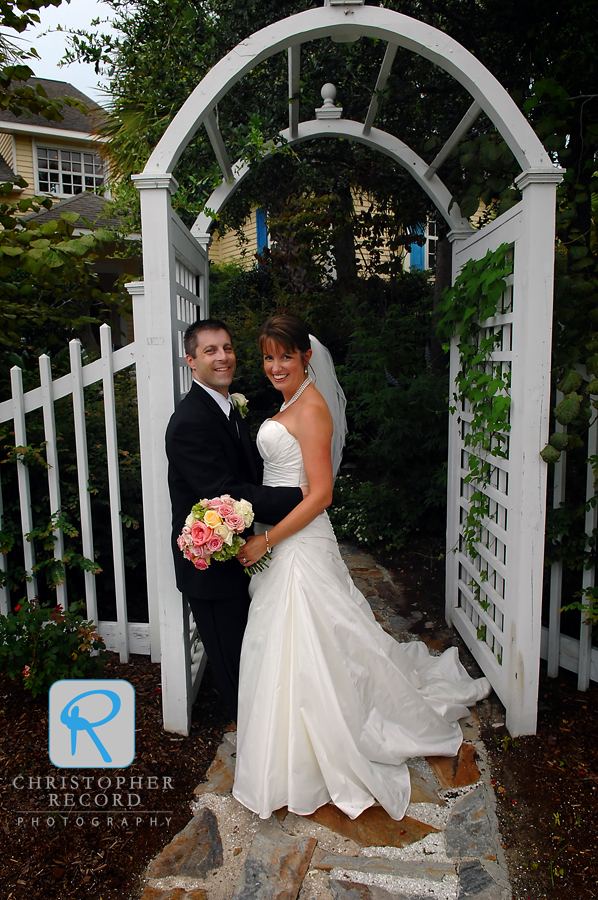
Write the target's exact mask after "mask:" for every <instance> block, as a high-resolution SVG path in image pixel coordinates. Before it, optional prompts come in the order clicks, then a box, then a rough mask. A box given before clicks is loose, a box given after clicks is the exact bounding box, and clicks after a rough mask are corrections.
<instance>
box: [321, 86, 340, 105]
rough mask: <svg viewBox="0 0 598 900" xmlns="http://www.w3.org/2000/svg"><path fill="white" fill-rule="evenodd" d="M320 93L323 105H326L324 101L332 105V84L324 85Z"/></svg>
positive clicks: (334, 91)
mask: <svg viewBox="0 0 598 900" xmlns="http://www.w3.org/2000/svg"><path fill="white" fill-rule="evenodd" d="M320 93H321V95H322V100H323V101H324V103H326V101H330V102H331V103H332V102H333V101H334V98H335V97H336V88H335V86H334V85H333V84H330V82H328V83H327V84H325V85H324V87H323V88H322V90H321V91H320Z"/></svg>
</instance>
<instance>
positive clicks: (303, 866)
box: [232, 827, 317, 900]
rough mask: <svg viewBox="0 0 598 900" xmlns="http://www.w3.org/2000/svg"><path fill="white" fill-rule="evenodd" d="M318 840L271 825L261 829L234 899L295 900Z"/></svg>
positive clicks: (237, 884)
mask: <svg viewBox="0 0 598 900" xmlns="http://www.w3.org/2000/svg"><path fill="white" fill-rule="evenodd" d="M316 843H317V841H316V840H315V839H314V838H296V837H293V836H292V835H290V834H287V833H286V832H284V831H282V830H280V829H275V828H271V827H270V828H264V830H262V831H258V833H257V834H256V835H255V837H254V839H253V841H252V844H251V847H250V849H249V853H248V855H247V859H246V860H245V864H244V866H243V868H242V870H241V873H240V875H239V877H238V879H237V883H236V885H235V890H234V893H233V896H232V900H295V898H296V897H297V894H298V893H299V889H300V887H301V883H302V881H303V878H304V876H305V873H306V872H307V869H308V867H309V863H310V860H311V857H312V855H313V852H314V850H315V847H316Z"/></svg>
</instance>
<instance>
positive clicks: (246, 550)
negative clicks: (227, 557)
mask: <svg viewBox="0 0 598 900" xmlns="http://www.w3.org/2000/svg"><path fill="white" fill-rule="evenodd" d="M266 550H267V546H266V536H265V535H264V534H255V535H254V536H253V537H250V538H248V539H247V542H246V543H245V544H243V546H242V547H241V549H240V550H239V552H238V553H237V559H238V560H239V562H240V563H241V565H242V566H253V565H254V564H255V563H256V562H257V561H258V559H261V558H262V556H263V555H264V553H265V552H266Z"/></svg>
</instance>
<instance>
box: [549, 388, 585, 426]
mask: <svg viewBox="0 0 598 900" xmlns="http://www.w3.org/2000/svg"><path fill="white" fill-rule="evenodd" d="M581 401H582V397H581V396H580V395H579V394H576V393H575V392H572V393H570V394H567V396H566V397H565V399H564V400H562V401H561V402H560V403H559V405H558V406H557V407H556V408H555V410H554V417H555V419H556V420H557V422H560V424H561V425H568V424H569V423H570V422H572V421H573V420H574V419H576V418H577V416H578V415H579V410H580V406H581Z"/></svg>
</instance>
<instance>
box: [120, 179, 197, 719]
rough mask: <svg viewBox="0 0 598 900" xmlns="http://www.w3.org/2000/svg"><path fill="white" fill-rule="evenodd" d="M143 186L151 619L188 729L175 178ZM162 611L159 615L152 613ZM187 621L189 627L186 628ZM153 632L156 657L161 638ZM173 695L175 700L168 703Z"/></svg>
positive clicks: (143, 393)
mask: <svg viewBox="0 0 598 900" xmlns="http://www.w3.org/2000/svg"><path fill="white" fill-rule="evenodd" d="M133 180H134V181H135V184H136V186H137V188H138V190H139V191H140V198H141V216H142V221H143V223H144V228H143V277H144V281H143V289H141V288H140V287H139V286H138V284H136V283H135V282H133V283H132V285H129V286H128V287H129V290H130V292H131V293H132V295H133V324H134V329H135V345H136V348H137V357H136V363H137V396H138V403H139V436H140V444H141V474H142V484H143V520H144V527H145V547H146V565H147V581H148V595H149V606H150V620H151V619H152V618H154V621H155V611H156V610H157V611H158V617H159V622H160V661H161V664H162V698H163V699H162V713H163V720H164V728H165V730H166V731H173V732H178V733H179V734H187V733H188V729H189V705H190V703H189V701H190V684H189V682H190V675H189V671H188V666H187V658H186V654H185V653H184V652H183V647H184V645H185V639H186V635H185V633H184V628H185V627H186V620H185V619H184V617H183V598H182V596H181V594H180V592H179V591H178V590H177V587H176V583H175V574H174V563H173V559H172V551H171V547H170V536H171V506H170V496H169V493H168V483H167V470H168V464H167V459H166V451H165V447H164V435H165V432H166V426H167V425H168V421H169V419H170V416H171V415H172V413H173V411H174V407H175V392H176V391H177V390H178V386H177V385H176V384H175V371H176V372H177V375H178V370H177V369H176V367H175V359H176V358H177V348H176V346H175V341H174V335H173V329H172V318H173V316H174V314H175V305H176V291H175V277H174V273H175V257H174V247H173V242H172V235H171V221H172V210H171V204H170V195H171V194H172V193H174V191H175V190H176V188H177V186H178V185H177V182H176V180H175V179H174V178H173V177H172V176H171V175H163V176H153V177H149V178H148V177H147V176H144V175H136V176H134V177H133ZM152 612H153V613H154V616H152V615H151V613H152ZM184 622H185V625H184ZM152 627H153V631H154V634H153V635H152V656H154V647H157V646H158V641H156V640H155V637H156V634H155V626H152ZM167 698H168V700H167Z"/></svg>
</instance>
